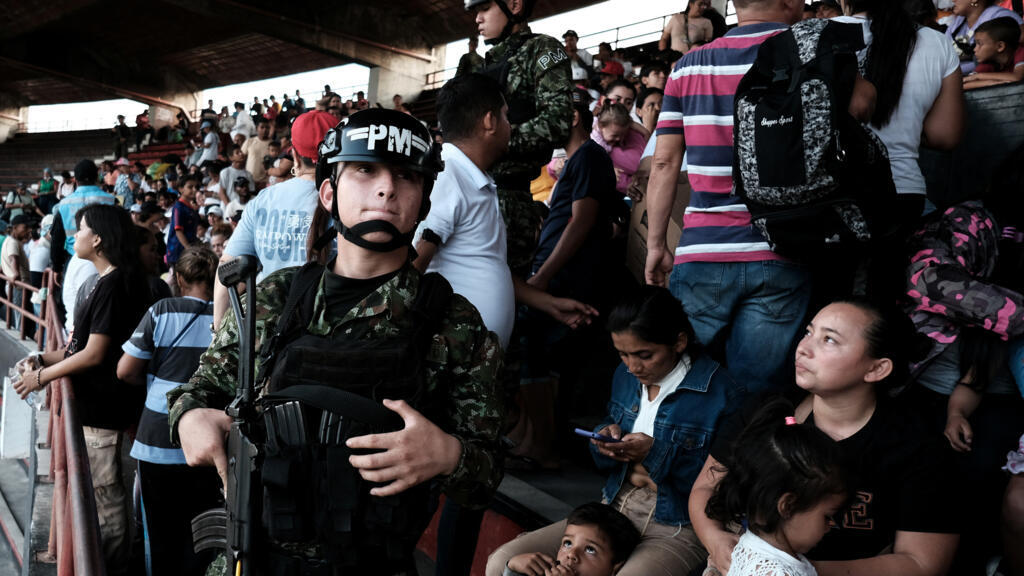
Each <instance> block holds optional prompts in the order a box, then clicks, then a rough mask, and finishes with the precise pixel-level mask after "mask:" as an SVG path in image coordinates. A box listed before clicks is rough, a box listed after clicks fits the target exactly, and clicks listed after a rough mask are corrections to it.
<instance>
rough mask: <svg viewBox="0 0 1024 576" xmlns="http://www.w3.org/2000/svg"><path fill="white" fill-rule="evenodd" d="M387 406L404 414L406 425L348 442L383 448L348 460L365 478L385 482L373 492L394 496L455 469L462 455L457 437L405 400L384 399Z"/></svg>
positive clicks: (349, 445)
mask: <svg viewBox="0 0 1024 576" xmlns="http://www.w3.org/2000/svg"><path fill="white" fill-rule="evenodd" d="M384 406H385V407H386V408H387V409H389V410H392V411H394V412H396V413H397V414H398V415H399V416H401V417H402V420H403V421H404V422H405V428H403V429H401V430H399V431H397V432H388V433H386V434H369V435H367V436H356V437H353V438H349V439H348V441H346V442H345V444H346V445H347V446H348V447H349V448H353V449H360V448H362V449H374V450H384V451H383V452H378V453H376V454H364V455H359V456H349V459H348V461H349V463H351V464H352V466H354V467H355V468H357V469H358V470H359V475H360V476H362V477H363V479H364V480H367V481H369V482H378V483H381V484H385V486H378V487H376V488H374V489H372V490H370V494H372V495H374V496H392V495H395V494H399V493H401V492H403V491H405V490H408V489H409V488H412V487H413V486H416V485H417V484H420V483H421V482H425V481H427V480H430V479H431V478H433V477H435V476H447V475H449V474H451V473H452V472H454V471H455V467H456V466H458V464H459V458H460V457H461V456H462V444H461V443H460V442H459V440H458V438H455V437H454V436H452V435H450V434H448V433H446V432H444V431H443V430H441V429H440V428H438V427H437V426H436V425H435V424H434V423H433V422H431V421H430V420H428V419H427V418H426V417H425V416H424V415H423V414H420V413H419V412H417V411H416V410H415V409H413V407H412V406H409V405H408V404H406V403H405V401H403V400H385V401H384Z"/></svg>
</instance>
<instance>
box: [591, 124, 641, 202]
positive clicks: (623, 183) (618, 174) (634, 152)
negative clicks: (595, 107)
mask: <svg viewBox="0 0 1024 576" xmlns="http://www.w3.org/2000/svg"><path fill="white" fill-rule="evenodd" d="M641 129H642V126H639V125H635V123H634V122H633V118H631V117H630V115H629V109H628V108H626V107H625V106H623V105H622V104H610V105H606V106H605V107H604V108H602V109H601V113H600V114H599V115H598V117H597V123H596V125H595V126H594V131H593V132H591V133H590V137H591V138H592V139H593V140H594V141H595V142H597V143H598V144H600V145H601V147H602V148H604V150H605V152H607V153H608V155H609V156H611V158H612V164H613V165H614V166H615V189H616V190H618V191H619V194H622V195H623V196H625V195H626V191H627V189H628V188H629V181H630V180H632V179H633V174H634V173H635V172H636V169H637V167H638V166H640V156H642V155H643V153H644V148H645V147H646V146H647V139H646V138H644V135H643V134H642V133H641V132H640V130H641Z"/></svg>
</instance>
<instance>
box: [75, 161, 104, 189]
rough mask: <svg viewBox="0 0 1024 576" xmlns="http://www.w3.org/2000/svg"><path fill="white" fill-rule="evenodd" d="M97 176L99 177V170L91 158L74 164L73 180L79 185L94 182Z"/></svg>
mask: <svg viewBox="0 0 1024 576" xmlns="http://www.w3.org/2000/svg"><path fill="white" fill-rule="evenodd" d="M97 178H99V170H97V169H96V164H95V163H94V162H93V161H92V160H88V159H86V160H82V161H80V162H79V163H78V164H75V180H77V181H78V183H79V184H80V185H90V184H95V183H96V179H97Z"/></svg>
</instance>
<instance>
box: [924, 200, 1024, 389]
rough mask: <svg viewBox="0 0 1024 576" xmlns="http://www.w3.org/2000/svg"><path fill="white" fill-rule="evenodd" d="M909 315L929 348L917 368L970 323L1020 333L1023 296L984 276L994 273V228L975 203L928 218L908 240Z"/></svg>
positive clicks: (1003, 332)
mask: <svg viewBox="0 0 1024 576" xmlns="http://www.w3.org/2000/svg"><path fill="white" fill-rule="evenodd" d="M908 249H909V251H910V267H909V268H908V269H907V295H908V296H910V299H911V305H910V307H909V313H910V317H911V319H912V320H913V321H914V325H915V326H916V327H917V331H918V332H919V333H921V334H924V335H925V336H928V337H929V338H931V340H932V341H933V342H932V348H931V350H930V351H929V353H928V355H927V357H926V358H925V359H924V360H923V361H922V362H920V363H919V364H918V365H917V366H916V367H915V369H916V370H920V369H921V368H923V367H924V366H926V365H927V364H928V362H930V361H931V360H932V359H934V358H935V357H937V356H938V355H939V354H941V353H942V352H943V351H944V350H945V349H946V347H947V346H949V345H950V344H952V343H953V342H955V341H956V339H957V337H958V336H959V335H960V330H961V328H964V327H968V326H973V327H978V328H983V329H985V330H989V331H991V332H993V333H995V334H998V335H999V336H1000V337H1001V338H1003V339H1004V340H1006V339H1008V338H1012V337H1015V336H1019V335H1020V334H1022V333H1024V296H1022V295H1021V294H1018V293H1017V292H1014V291H1013V290H1009V289H1007V288H1003V287H1002V286H997V285H995V284H993V283H991V282H990V281H989V280H988V279H989V278H991V276H992V273H993V272H994V271H995V267H996V258H997V257H998V255H999V254H998V252H999V228H998V227H997V226H996V224H995V219H994V218H993V217H992V215H991V214H990V213H989V212H988V211H987V210H985V208H984V207H983V206H982V204H981V203H980V202H976V201H972V202H964V203H962V204H957V205H955V206H953V207H951V208H948V209H947V210H946V211H945V212H944V213H943V214H941V215H935V216H933V217H932V218H930V219H929V220H928V221H927V222H926V223H925V224H924V226H923V227H922V228H921V230H919V231H917V232H916V233H915V234H914V235H913V236H912V237H911V238H910V240H909V241H908Z"/></svg>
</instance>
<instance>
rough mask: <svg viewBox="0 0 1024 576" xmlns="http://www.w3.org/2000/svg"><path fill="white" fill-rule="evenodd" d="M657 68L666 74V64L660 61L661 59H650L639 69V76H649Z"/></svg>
mask: <svg viewBox="0 0 1024 576" xmlns="http://www.w3.org/2000/svg"><path fill="white" fill-rule="evenodd" d="M658 70H661V71H662V72H664V73H665V74H666V75H667V74H668V64H666V63H664V62H662V61H661V60H651V61H650V62H648V63H647V64H644V66H643V68H641V69H640V77H641V78H647V77H648V76H650V74H651V72H656V71H658Z"/></svg>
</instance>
